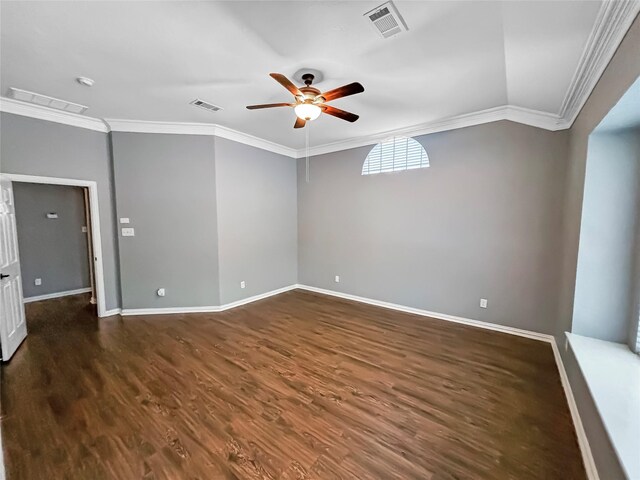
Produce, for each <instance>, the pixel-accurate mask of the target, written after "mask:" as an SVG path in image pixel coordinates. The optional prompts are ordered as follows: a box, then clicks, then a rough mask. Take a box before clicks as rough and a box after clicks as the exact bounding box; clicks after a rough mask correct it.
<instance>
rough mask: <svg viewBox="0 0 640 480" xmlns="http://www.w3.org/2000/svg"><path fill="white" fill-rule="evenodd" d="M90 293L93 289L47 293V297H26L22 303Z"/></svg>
mask: <svg viewBox="0 0 640 480" xmlns="http://www.w3.org/2000/svg"><path fill="white" fill-rule="evenodd" d="M89 292H91V287H88V288H79V289H77V290H67V291H66V292H55V293H47V294H46V295H37V296H35V297H26V298H23V299H22V301H23V302H24V303H31V302H39V301H40V300H50V299H52V298H60V297H68V296H69V295H79V294H81V293H89Z"/></svg>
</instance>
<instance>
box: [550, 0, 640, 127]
mask: <svg viewBox="0 0 640 480" xmlns="http://www.w3.org/2000/svg"><path fill="white" fill-rule="evenodd" d="M638 12H640V1H638V0H606V1H604V2H603V3H602V6H601V7H600V10H599V11H598V15H597V17H596V21H595V23H594V25H593V29H592V30H591V33H590V34H589V38H588V40H587V44H586V45H585V48H584V50H583V52H582V56H581V57H580V61H579V62H578V67H577V68H576V71H575V73H574V74H573V78H572V79H571V83H570V84H569V88H568V89H567V93H566V95H565V97H564V100H563V101H562V105H561V107H560V112H559V117H560V118H562V119H564V121H565V122H566V124H567V128H570V127H571V126H572V125H573V122H574V121H575V119H576V118H577V117H578V114H579V113H580V111H581V110H582V107H583V106H584V104H585V103H586V102H587V100H588V98H589V96H590V95H591V92H592V91H593V89H594V88H595V86H596V84H597V83H598V80H600V77H601V76H602V74H603V73H604V71H605V69H606V68H607V65H609V62H610V61H611V59H612V58H613V55H614V54H615V53H616V50H617V49H618V46H619V45H620V43H621V42H622V39H623V38H624V36H625V35H626V33H627V31H628V30H629V28H630V27H631V24H632V23H633V21H634V19H635V18H636V16H637V15H638Z"/></svg>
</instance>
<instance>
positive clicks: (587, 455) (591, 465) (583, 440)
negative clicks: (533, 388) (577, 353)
mask: <svg viewBox="0 0 640 480" xmlns="http://www.w3.org/2000/svg"><path fill="white" fill-rule="evenodd" d="M295 289H300V290H307V291H310V292H315V293H320V294H323V295H330V296H333V297H339V298H344V299H346V300H353V301H355V302H360V303H366V304H369V305H374V306H376V307H382V308H388V309H390V310H397V311H400V312H405V313H412V314H414V315H420V316H423V317H430V318H435V319H438V320H445V321H447V322H454V323H460V324H463V325H469V326H472V327H476V328H483V329H485V330H493V331H496V332H501V333H508V334H510V335H517V336H520V337H526V338H530V339H533V340H539V341H542V342H547V343H550V344H551V348H552V350H553V356H554V358H555V361H556V364H557V366H558V371H559V373H560V381H561V383H562V387H563V389H564V392H565V396H566V397H567V403H568V405H569V411H570V412H571V418H572V419H573V424H574V427H575V429H576V435H577V437H578V444H579V446H580V452H581V453H582V459H583V462H584V465H585V469H586V472H587V478H588V479H589V480H599V477H598V472H597V470H596V467H595V462H594V460H593V455H592V454H591V448H590V446H589V440H588V439H587V435H586V433H585V431H584V427H583V425H582V420H581V419H580V413H579V412H578V406H577V405H576V401H575V398H574V396H573V392H572V391H571V385H570V383H569V379H568V377H567V373H566V371H565V369H564V364H563V363H562V357H561V356H560V352H559V351H558V345H557V344H556V339H555V337H554V336H553V335H549V334H546V333H539V332H533V331H530V330H524V329H521V328H514V327H508V326H505V325H499V324H496V323H489V322H483V321H480V320H473V319H470V318H464V317H457V316H454V315H448V314H446V313H438V312H431V311H428V310H422V309H419V308H413V307H407V306H404V305H398V304H395V303H389V302H383V301H381V300H374V299H372V298H366V297H359V296H357V295H351V294H348V293H342V292H336V291H334V290H326V289H324V288H318V287H311V286H309V285H300V284H296V285H289V286H287V287H283V288H279V289H276V290H272V291H270V292H266V293H261V294H259V295H254V296H253V297H248V298H244V299H242V300H238V301H235V302H231V303H227V304H224V305H218V306H204V307H167V308H134V309H126V308H125V309H122V310H121V309H119V308H116V309H113V310H109V311H107V312H105V315H104V316H105V317H106V316H111V315H117V314H119V313H121V314H122V315H123V316H135V315H160V314H171V313H174V314H175V313H210V312H223V311H225V310H230V309H233V308H236V307H239V306H242V305H246V304H248V303H251V302H255V301H257V300H262V299H264V298H268V297H272V296H274V295H278V294H280V293H284V292H288V291H290V290H295Z"/></svg>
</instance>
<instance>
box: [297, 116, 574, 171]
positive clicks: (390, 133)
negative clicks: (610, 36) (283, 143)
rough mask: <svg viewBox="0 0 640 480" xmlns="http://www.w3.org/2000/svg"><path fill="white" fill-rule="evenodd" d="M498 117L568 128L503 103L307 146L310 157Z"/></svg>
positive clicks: (301, 152) (551, 118)
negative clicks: (425, 121)
mask: <svg viewBox="0 0 640 480" xmlns="http://www.w3.org/2000/svg"><path fill="white" fill-rule="evenodd" d="M501 120H509V121H511V122H516V123H522V124H524V125H529V126H532V127H537V128H542V129H545V130H551V131H556V130H563V129H565V128H569V127H568V125H567V123H566V122H565V121H564V120H563V119H561V118H560V117H559V116H558V115H554V114H552V113H547V112H540V111H537V110H531V109H528V108H523V107H517V106H513V105H503V106H501V107H494V108H489V109H486V110H480V111H478V112H474V113H466V114H464V115H457V116H455V117H449V118H445V119H442V120H437V121H435V122H429V123H423V124H420V125H414V126H412V127H406V128H399V129H395V130H387V131H384V132H378V133H375V134H373V135H367V136H364V137H357V138H352V139H348V140H341V141H339V142H334V143H327V144H325V145H318V146H316V147H312V148H310V149H309V156H313V155H323V154H325V153H333V152H338V151H341V150H348V149H350V148H358V147H365V146H369V145H373V144H376V143H378V142H381V141H383V140H385V139H387V138H389V137H395V136H403V137H419V136H421V135H428V134H430V133H438V132H445V131H448V130H456V129H458V128H465V127H473V126H476V125H482V124H485V123H491V122H498V121H501ZM305 156H306V151H305V149H300V150H298V152H297V157H298V158H303V157H305Z"/></svg>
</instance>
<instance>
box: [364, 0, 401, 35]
mask: <svg viewBox="0 0 640 480" xmlns="http://www.w3.org/2000/svg"><path fill="white" fill-rule="evenodd" d="M364 16H365V17H367V18H368V19H369V21H370V22H371V25H373V27H374V28H375V29H376V32H378V33H379V34H380V35H382V37H383V38H389V37H391V36H393V35H396V34H398V33H400V32H406V31H407V30H409V27H407V24H406V23H405V21H404V18H402V16H401V15H400V12H398V9H397V8H396V6H395V5H394V4H393V2H385V3H383V4H382V5H380V6H379V7H376V8H374V9H373V10H371V11H369V12H367V13H365V14H364Z"/></svg>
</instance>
